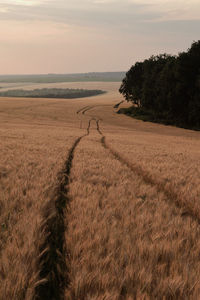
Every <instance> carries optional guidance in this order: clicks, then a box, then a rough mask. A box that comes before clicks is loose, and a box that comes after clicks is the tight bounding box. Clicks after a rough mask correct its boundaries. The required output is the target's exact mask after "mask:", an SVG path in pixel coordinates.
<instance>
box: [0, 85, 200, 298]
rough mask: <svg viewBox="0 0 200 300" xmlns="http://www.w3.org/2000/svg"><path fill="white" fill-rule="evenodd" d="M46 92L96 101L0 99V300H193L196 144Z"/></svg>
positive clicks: (110, 97)
mask: <svg viewBox="0 0 200 300" xmlns="http://www.w3.org/2000/svg"><path fill="white" fill-rule="evenodd" d="M22 85H23V84H21V86H22ZM3 86H4V88H5V85H4V84H3ZM24 86H25V85H24ZM33 86H34V87H36V88H41V86H42V87H44V86H45V87H47V86H49V87H52V84H50V83H49V84H28V85H27V86H26V89H27V90H30V89H33ZM55 86H56V87H59V88H60V87H61V88H63V87H65V88H83V89H85V88H86V89H100V90H105V91H107V93H106V94H102V95H99V96H98V97H95V96H94V97H90V98H84V99H76V100H68V101H65V100H64V99H40V98H39V99H37V101H34V99H30V98H11V97H10V98H0V228H1V231H0V282H1V284H0V300H5V299H16V300H22V299H23V300H35V299H42V300H43V299H48V300H53V299H54V300H55V299H58V300H59V299H65V300H77V299H86V300H89V299H98V300H101V299H105V300H108V299H112V300H119V299H127V300H129V299H139V300H140V299H160V300H161V299H173V300H176V299H180V300H182V299H184V300H188V299H195V300H196V299H199V295H200V282H199V277H200V256H199V249H200V226H199V224H200V199H199V195H200V133H199V132H195V131H192V130H185V129H180V128H175V127H171V126H164V125H160V124H153V123H149V122H142V121H140V120H135V119H132V118H129V117H127V116H125V115H120V114H117V113H116V111H117V110H118V106H117V104H119V103H120V102H121V101H122V100H123V99H122V97H121V96H120V95H119V93H118V92H117V90H118V88H119V83H118V82H83V83H80V82H79V83H56V84H54V87H55ZM7 88H8V85H7ZM127 106H128V104H126V103H121V104H120V105H119V107H127ZM114 107H117V108H114Z"/></svg>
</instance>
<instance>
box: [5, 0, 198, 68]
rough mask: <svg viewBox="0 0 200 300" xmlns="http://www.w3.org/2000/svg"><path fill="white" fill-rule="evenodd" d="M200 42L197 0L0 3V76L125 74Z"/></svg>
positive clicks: (16, 0)
mask: <svg viewBox="0 0 200 300" xmlns="http://www.w3.org/2000/svg"><path fill="white" fill-rule="evenodd" d="M198 39H200V0H0V73H1V74H25V73H74V72H90V71H120V70H125V71H126V70H128V69H129V68H130V66H131V65H132V64H134V63H135V62H136V61H138V60H142V59H144V58H147V57H149V56H150V55H152V54H159V53H163V52H167V53H170V54H177V53H178V52H180V51H183V50H186V49H187V48H189V47H190V45H191V43H192V42H193V41H194V40H198Z"/></svg>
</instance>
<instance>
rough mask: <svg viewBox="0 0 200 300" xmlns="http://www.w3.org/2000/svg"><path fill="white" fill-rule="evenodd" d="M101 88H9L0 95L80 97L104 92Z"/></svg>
mask: <svg viewBox="0 0 200 300" xmlns="http://www.w3.org/2000/svg"><path fill="white" fill-rule="evenodd" d="M104 93H105V91H101V90H83V89H58V88H49V89H47V88H44V89H35V90H31V91H30V90H20V89H19V90H9V91H5V92H0V97H32V98H64V99H72V98H82V97H90V96H96V95H100V94H104Z"/></svg>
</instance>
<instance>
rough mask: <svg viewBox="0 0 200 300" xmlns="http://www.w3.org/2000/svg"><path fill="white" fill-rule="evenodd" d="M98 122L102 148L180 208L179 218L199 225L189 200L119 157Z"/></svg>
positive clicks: (193, 207)
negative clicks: (191, 220)
mask: <svg viewBox="0 0 200 300" xmlns="http://www.w3.org/2000/svg"><path fill="white" fill-rule="evenodd" d="M99 121H100V120H96V124H97V131H98V132H99V134H100V135H101V144H102V146H103V147H104V148H105V149H107V150H108V151H109V152H110V153H111V154H112V156H114V157H115V159H117V160H118V161H119V162H121V163H122V164H123V165H125V166H126V167H128V168H129V170H131V171H132V172H134V173H135V174H136V175H137V176H139V177H140V178H142V180H143V181H144V182H145V183H146V184H148V185H151V186H154V187H156V189H157V191H158V192H162V193H164V194H165V196H166V197H167V199H168V200H169V201H170V202H171V203H172V204H173V205H174V204H175V205H176V206H177V207H178V208H180V209H181V210H183V211H182V213H181V216H182V217H185V216H188V217H190V218H191V219H193V220H194V221H196V222H198V223H199V224H200V211H199V209H198V207H195V206H194V205H193V204H192V203H191V201H189V199H186V198H183V196H182V195H181V193H177V192H176V191H175V190H174V189H173V187H170V186H166V183H165V182H163V181H160V180H158V179H156V178H154V176H153V175H152V174H151V173H149V172H148V171H147V170H145V169H143V168H142V167H141V166H140V165H138V164H131V163H130V162H129V161H128V160H127V159H126V158H124V157H123V156H121V155H120V154H119V153H118V152H117V151H116V150H115V149H113V148H112V147H111V146H110V145H109V144H108V143H107V142H106V137H105V136H104V135H103V133H102V131H101V130H100V125H99Z"/></svg>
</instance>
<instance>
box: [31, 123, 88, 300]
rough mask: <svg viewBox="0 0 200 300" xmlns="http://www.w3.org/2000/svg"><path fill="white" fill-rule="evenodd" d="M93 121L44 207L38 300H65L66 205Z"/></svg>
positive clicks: (65, 166)
mask: <svg viewBox="0 0 200 300" xmlns="http://www.w3.org/2000/svg"><path fill="white" fill-rule="evenodd" d="M92 120H93V119H90V120H89V121H88V126H87V129H86V134H84V135H82V136H80V137H78V138H77V139H76V140H75V141H74V143H73V145H72V147H71V149H70V150H69V152H68V157H67V160H66V162H65V165H64V168H63V171H62V172H61V174H59V182H60V185H59V186H58V187H57V189H56V191H55V194H56V195H55V198H53V199H51V201H50V202H49V203H47V205H46V206H45V207H44V208H43V212H42V215H43V219H44V222H43V226H42V228H41V231H43V232H44V234H45V239H44V241H43V243H42V245H41V246H40V251H39V252H40V253H39V257H40V262H39V265H40V272H39V277H40V278H39V281H38V282H40V284H38V285H37V287H36V290H35V294H36V299H41V300H42V299H48V300H51V299H52V300H53V299H56V300H63V299H64V290H65V287H66V286H68V284H69V278H68V266H67V265H66V257H67V255H68V250H67V245H65V238H64V235H65V232H66V229H67V224H66V219H67V218H66V216H65V213H66V212H67V206H68V204H69V203H70V197H69V195H68V194H69V183H70V173H71V168H72V163H73V158H74V153H75V150H76V148H77V146H78V145H79V143H80V141H81V140H82V139H83V138H84V137H86V136H88V135H89V134H90V126H91V122H92Z"/></svg>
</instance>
